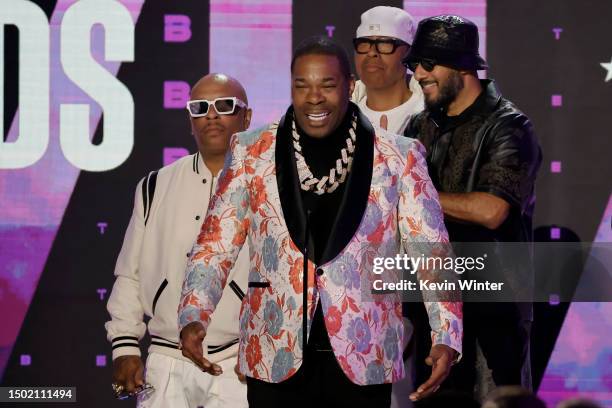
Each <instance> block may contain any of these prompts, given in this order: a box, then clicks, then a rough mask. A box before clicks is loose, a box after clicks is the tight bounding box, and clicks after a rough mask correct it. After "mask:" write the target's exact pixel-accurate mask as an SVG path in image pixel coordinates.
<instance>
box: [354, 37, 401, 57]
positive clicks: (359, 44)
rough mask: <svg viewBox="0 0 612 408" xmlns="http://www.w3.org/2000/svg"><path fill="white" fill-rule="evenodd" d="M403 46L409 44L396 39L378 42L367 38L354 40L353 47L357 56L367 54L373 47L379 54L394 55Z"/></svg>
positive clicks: (383, 39)
mask: <svg viewBox="0 0 612 408" xmlns="http://www.w3.org/2000/svg"><path fill="white" fill-rule="evenodd" d="M402 45H408V44H406V43H405V42H404V41H402V40H398V39H395V38H378V39H376V40H373V39H371V38H366V37H360V38H353V46H354V47H355V52H356V53H357V54H367V53H368V52H370V50H371V49H372V46H374V47H375V48H376V52H377V53H379V54H393V53H394V52H395V50H396V49H397V47H401V46H402Z"/></svg>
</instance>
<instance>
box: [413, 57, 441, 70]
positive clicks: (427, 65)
mask: <svg viewBox="0 0 612 408" xmlns="http://www.w3.org/2000/svg"><path fill="white" fill-rule="evenodd" d="M419 65H420V66H421V67H423V69H424V70H425V71H427V72H431V71H433V69H434V68H435V66H436V65H438V62H437V61H436V60H433V59H429V58H421V59H411V60H409V61H406V66H407V67H408V68H410V70H411V71H412V72H415V71H416V69H417V67H418V66H419Z"/></svg>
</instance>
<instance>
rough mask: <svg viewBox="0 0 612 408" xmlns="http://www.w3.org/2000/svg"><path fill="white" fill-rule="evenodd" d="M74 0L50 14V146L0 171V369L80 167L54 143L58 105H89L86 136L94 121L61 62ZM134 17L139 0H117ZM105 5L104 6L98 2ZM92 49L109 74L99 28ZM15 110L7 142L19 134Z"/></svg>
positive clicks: (112, 66)
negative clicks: (22, 164) (64, 27)
mask: <svg viewBox="0 0 612 408" xmlns="http://www.w3.org/2000/svg"><path fill="white" fill-rule="evenodd" d="M74 3H76V0H59V1H58V2H57V5H56V8H55V10H54V12H53V14H52V16H51V19H50V56H51V59H50V116H49V122H50V123H49V146H48V149H47V151H46V152H45V155H44V156H43V157H42V159H40V160H39V161H38V162H36V163H35V164H34V165H32V166H29V167H27V168H24V169H17V170H3V171H2V172H1V173H0V208H2V214H1V216H0V310H3V311H7V310H10V311H11V312H10V313H2V314H1V317H0V326H1V327H2V330H0V373H2V372H3V371H4V367H5V365H6V361H7V359H8V357H9V355H10V352H11V349H12V347H13V344H14V342H15V339H16V338H17V334H18V333H19V329H20V328H21V324H22V322H23V319H24V317H25V314H26V312H27V310H28V307H29V305H30V301H31V299H32V296H33V294H34V291H35V289H36V286H37V284H38V280H39V278H40V274H41V273H42V270H43V268H44V265H45V261H46V260H47V256H48V254H49V250H50V248H51V244H52V243H53V240H54V238H55V234H56V233H57V230H58V227H59V225H60V223H61V220H62V217H63V216H64V210H65V209H66V206H67V205H68V202H69V200H70V196H71V195H72V191H73V189H74V185H75V183H76V180H77V177H78V175H79V172H80V171H79V169H77V168H76V167H74V166H73V165H72V164H70V162H68V161H67V160H66V158H65V157H64V154H63V152H62V150H61V148H60V144H59V139H60V137H59V128H60V124H59V116H60V104H62V103H82V104H88V105H89V109H90V111H89V112H90V113H89V132H90V135H89V137H90V138H92V137H93V133H94V131H95V129H96V127H97V125H98V121H99V120H100V116H101V109H100V106H99V105H98V104H97V103H96V102H95V101H94V100H92V98H91V97H90V96H88V95H87V94H86V93H85V92H83V91H82V90H81V89H80V88H78V87H77V86H76V85H75V84H74V83H73V82H72V81H71V80H70V79H68V78H67V77H66V75H65V74H64V71H63V69H62V66H61V63H60V30H61V22H62V19H63V16H64V13H65V11H66V10H68V9H69V8H70V6H72V5H73V4H74ZM120 3H121V4H123V5H124V6H125V8H126V10H127V11H128V12H129V13H130V15H131V17H132V20H133V21H134V22H136V21H137V20H138V16H139V15H140V10H141V8H142V5H143V3H144V0H122V1H120ZM101 7H104V5H101ZM91 54H92V56H93V57H94V58H95V59H96V61H97V62H98V63H99V64H100V65H102V66H103V67H104V68H105V69H106V70H107V71H108V72H110V73H111V74H112V75H116V74H117V71H118V70H119V66H120V64H119V63H117V62H106V61H105V49H104V29H103V27H102V26H100V25H95V26H94V27H93V28H92V30H91ZM18 118H19V110H17V112H16V114H15V118H14V119H13V122H12V125H11V127H10V129H9V133H8V136H7V141H15V140H17V138H18V135H19V129H18Z"/></svg>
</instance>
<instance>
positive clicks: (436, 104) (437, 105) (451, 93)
mask: <svg viewBox="0 0 612 408" xmlns="http://www.w3.org/2000/svg"><path fill="white" fill-rule="evenodd" d="M438 86H440V83H439V82H438ZM462 89H463V81H462V80H461V74H460V73H459V72H452V73H451V74H450V75H449V76H448V78H447V79H446V83H445V84H444V85H443V86H440V92H439V95H438V97H437V98H436V99H435V100H431V99H427V97H425V108H426V109H427V110H428V111H432V112H434V111H439V110H441V109H443V110H446V109H447V108H448V105H450V104H451V103H452V102H453V101H454V100H455V98H457V95H459V92H460V91H461V90H462Z"/></svg>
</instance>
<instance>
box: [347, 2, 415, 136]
mask: <svg viewBox="0 0 612 408" xmlns="http://www.w3.org/2000/svg"><path fill="white" fill-rule="evenodd" d="M415 29H416V22H415V21H414V19H413V18H412V16H411V15H410V14H409V13H408V12H407V11H405V10H403V9H400V8H397V7H388V6H377V7H374V8H371V9H369V10H367V11H366V12H364V13H363V14H362V15H361V24H360V25H359V27H358V28H357V34H356V36H355V39H353V46H354V50H355V67H356V68H357V74H358V76H359V79H360V80H359V81H357V84H356V86H355V91H354V92H353V98H352V99H353V102H355V103H356V104H357V105H359V108H360V109H361V111H362V112H363V113H364V114H365V115H366V116H367V117H368V119H370V122H372V124H373V125H374V126H375V127H377V128H383V129H386V130H388V131H389V132H391V133H396V134H402V133H403V132H404V130H405V129H406V126H407V125H408V122H409V120H410V117H411V116H412V115H413V114H415V113H418V112H420V111H422V110H423V107H424V104H423V91H422V89H421V87H420V86H419V84H418V83H417V82H416V81H415V80H414V79H413V78H412V76H411V75H409V74H408V73H407V71H406V66H405V65H404V64H403V63H402V60H403V59H404V57H405V56H406V55H407V54H408V51H409V50H410V45H411V44H412V40H413V38H414V33H415Z"/></svg>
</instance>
